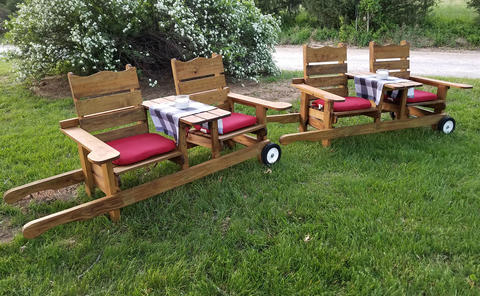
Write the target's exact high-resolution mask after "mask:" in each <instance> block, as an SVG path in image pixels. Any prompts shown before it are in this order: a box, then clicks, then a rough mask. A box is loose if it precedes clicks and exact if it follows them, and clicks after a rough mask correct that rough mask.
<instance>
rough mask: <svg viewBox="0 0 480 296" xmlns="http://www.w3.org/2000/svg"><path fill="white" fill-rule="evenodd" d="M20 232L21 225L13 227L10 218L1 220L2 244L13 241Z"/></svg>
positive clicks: (0, 240)
mask: <svg viewBox="0 0 480 296" xmlns="http://www.w3.org/2000/svg"><path fill="white" fill-rule="evenodd" d="M19 232H20V227H13V226H12V225H11V222H10V219H8V218H6V217H5V218H2V220H0V244H5V243H9V242H11V241H12V240H13V238H14V237H15V235H16V234H17V233H19Z"/></svg>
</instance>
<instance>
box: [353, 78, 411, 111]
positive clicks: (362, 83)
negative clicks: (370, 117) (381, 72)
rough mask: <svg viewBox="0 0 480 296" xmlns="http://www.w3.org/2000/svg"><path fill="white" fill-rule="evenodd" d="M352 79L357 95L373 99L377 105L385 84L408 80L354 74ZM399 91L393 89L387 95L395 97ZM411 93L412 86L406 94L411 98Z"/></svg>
mask: <svg viewBox="0 0 480 296" xmlns="http://www.w3.org/2000/svg"><path fill="white" fill-rule="evenodd" d="M353 80H354V81H355V91H356V93H357V97H360V98H364V99H369V100H371V101H374V102H375V104H377V105H378V104H379V103H380V99H381V96H382V90H383V86H384V85H385V84H387V83H395V82H402V81H408V80H406V79H402V78H397V77H388V79H386V80H384V79H378V78H376V75H365V76H355V77H354V79H353ZM399 93H400V91H399V90H394V91H391V92H388V93H387V95H388V97H390V98H392V99H396V98H397V97H398V94H399ZM413 94H414V88H413V87H412V88H409V89H408V94H407V96H408V97H409V98H413Z"/></svg>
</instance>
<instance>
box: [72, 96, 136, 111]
mask: <svg viewBox="0 0 480 296" xmlns="http://www.w3.org/2000/svg"><path fill="white" fill-rule="evenodd" d="M142 102H143V100H142V93H141V92H140V91H139V90H135V91H133V92H126V93H118V94H114V95H109V96H103V97H98V98H92V99H84V100H76V102H75V107H76V108H77V114H78V115H79V116H86V115H90V114H95V113H100V112H105V111H110V110H114V109H120V108H125V107H131V106H140V105H141V104H142Z"/></svg>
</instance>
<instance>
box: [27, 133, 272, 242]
mask: <svg viewBox="0 0 480 296" xmlns="http://www.w3.org/2000/svg"><path fill="white" fill-rule="evenodd" d="M268 143H269V141H263V142H260V143H258V144H255V145H252V146H250V147H246V148H244V149H242V150H239V151H236V152H232V153H229V154H227V155H224V156H222V157H220V158H217V159H213V160H210V161H207V162H203V163H201V164H199V165H196V166H193V167H191V168H188V169H185V170H181V171H179V172H177V173H174V174H171V175H168V176H165V177H162V178H159V179H156V180H154V181H151V182H148V183H145V184H142V185H139V186H135V187H133V188H131V189H127V190H124V191H120V192H117V193H115V194H114V195H113V196H111V197H108V196H106V197H103V198H99V199H95V200H92V201H90V202H87V203H84V204H81V205H78V206H75V207H72V208H69V209H66V210H63V211H60V212H58V213H54V214H51V215H48V216H45V217H42V218H39V219H36V220H34V221H31V222H29V223H27V224H25V225H24V226H23V229H22V231H23V236H24V237H25V238H34V237H36V236H38V235H40V234H42V233H44V232H45V231H47V230H48V229H51V228H53V227H55V226H58V225H61V224H65V223H68V222H72V221H78V220H85V219H89V218H93V217H96V216H99V215H101V214H104V213H107V212H109V211H111V210H115V209H119V208H123V207H126V206H128V205H131V204H134V203H136V202H139V201H141V200H145V199H147V198H150V197H152V196H155V195H158V194H160V193H162V192H165V191H167V190H170V189H173V188H175V187H178V186H181V185H183V184H186V183H189V182H192V181H194V180H197V179H200V178H203V177H205V176H207V175H209V174H212V173H214V172H218V171H220V170H222V169H225V168H228V167H230V166H233V165H236V164H238V163H241V162H244V161H246V160H248V159H250V158H252V157H255V156H257V155H259V154H260V153H261V151H262V149H263V147H265V145H267V144H268Z"/></svg>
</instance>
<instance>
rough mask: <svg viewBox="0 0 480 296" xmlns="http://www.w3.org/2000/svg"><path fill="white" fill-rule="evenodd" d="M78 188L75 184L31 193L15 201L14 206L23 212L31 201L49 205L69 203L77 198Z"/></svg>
mask: <svg viewBox="0 0 480 296" xmlns="http://www.w3.org/2000/svg"><path fill="white" fill-rule="evenodd" d="M78 186H79V185H78V184H75V185H71V186H68V187H65V188H61V189H58V190H44V191H40V192H37V193H32V194H29V195H27V196H25V197H24V198H22V199H21V200H19V201H17V202H16V203H15V204H16V205H17V206H19V207H20V208H22V210H24V209H26V208H27V206H28V204H29V203H30V202H31V201H33V200H34V201H35V202H38V203H50V202H53V201H56V200H62V201H71V200H73V199H75V198H76V197H77V188H78Z"/></svg>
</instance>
